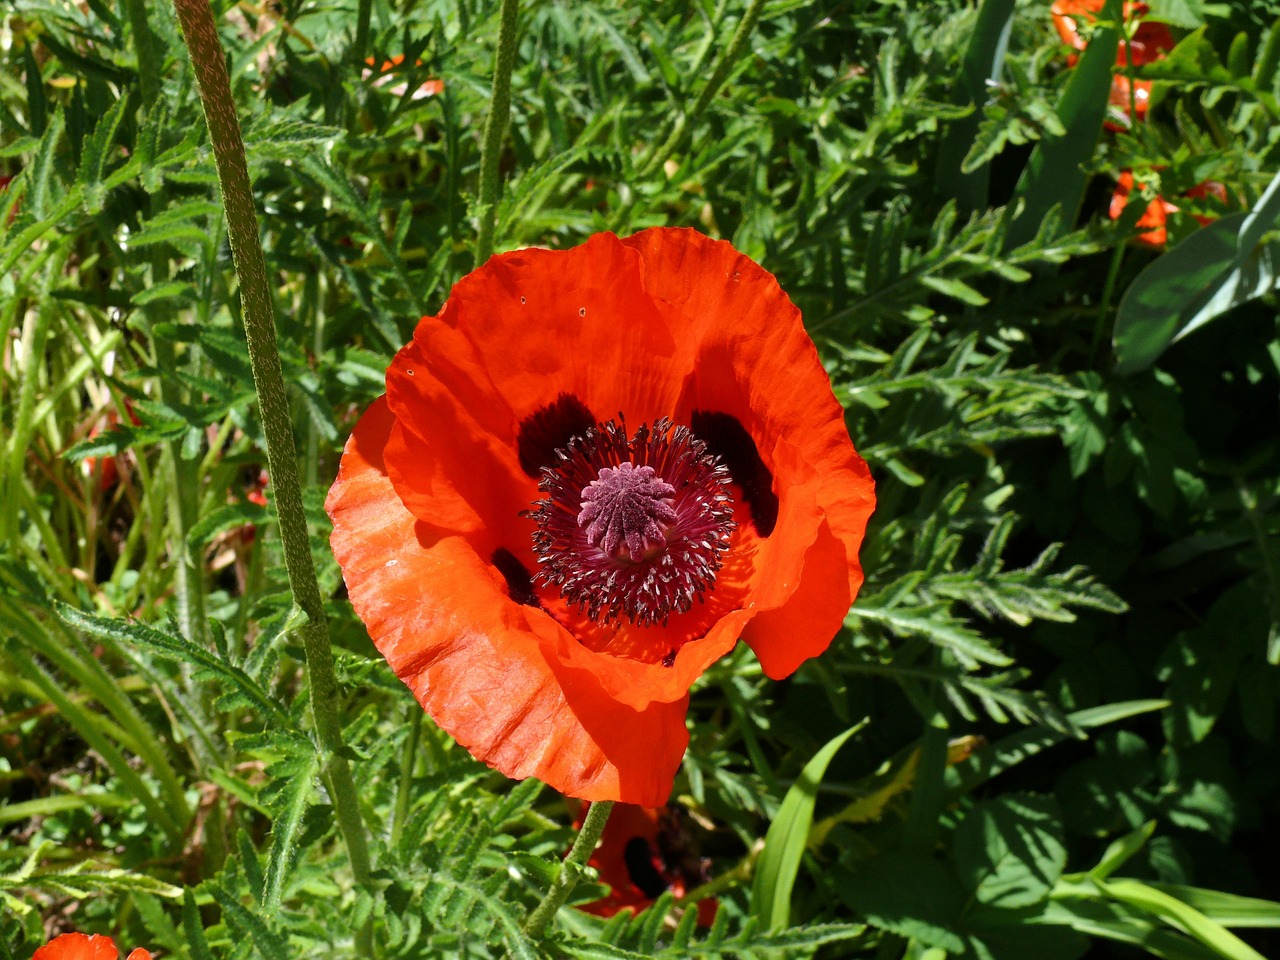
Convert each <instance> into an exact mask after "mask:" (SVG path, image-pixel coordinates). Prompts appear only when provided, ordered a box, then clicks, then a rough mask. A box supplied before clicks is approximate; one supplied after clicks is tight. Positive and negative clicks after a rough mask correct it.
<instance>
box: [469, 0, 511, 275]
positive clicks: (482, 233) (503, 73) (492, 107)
mask: <svg viewBox="0 0 1280 960" xmlns="http://www.w3.org/2000/svg"><path fill="white" fill-rule="evenodd" d="M501 16H502V22H501V24H500V26H499V28H498V59H497V63H496V65H495V67H494V71H493V96H492V98H491V99H490V103H489V117H488V119H487V120H486V121H485V124H484V142H483V143H482V145H481V147H480V203H479V215H480V230H479V235H478V237H477V239H476V264H477V265H479V264H481V263H484V262H485V261H486V260H488V259H489V255H490V254H491V253H493V231H494V226H495V222H496V220H497V217H498V157H499V155H500V154H501V153H502V138H503V136H504V135H505V134H506V132H507V120H508V119H509V118H510V116H511V71H512V69H513V68H514V67H515V62H516V26H517V24H518V22H519V19H520V0H502V13H501Z"/></svg>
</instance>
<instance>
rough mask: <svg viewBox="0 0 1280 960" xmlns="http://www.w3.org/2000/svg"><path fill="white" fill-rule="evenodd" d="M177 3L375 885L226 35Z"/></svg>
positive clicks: (301, 601) (316, 701)
mask: <svg viewBox="0 0 1280 960" xmlns="http://www.w3.org/2000/svg"><path fill="white" fill-rule="evenodd" d="M174 7H175V8H176V9H177V12H178V19H179V21H180V23H181V24H182V32H183V35H184V37H185V39H186V43H187V49H188V50H189V51H190V53H191V62H192V65H193V66H194V68H195V74H196V83H197V86H198V88H199V91H200V100H201V103H202V104H203V106H204V115H205V121H206V122H207V123H208V125H209V135H210V139H211V141H212V143H213V153H214V160H215V162H216V164H217V169H218V182H219V184H220V185H221V187H222V202H223V207H224V208H225V210H226V217H227V232H228V236H229V238H230V241H231V254H232V260H233V262H234V264H235V269H236V276H237V278H238V279H239V283H240V302H241V314H242V316H243V318H244V326H245V334H246V338H247V340H248V346H249V360H250V364H251V366H252V368H253V380H254V385H255V387H256V388H257V393H258V403H259V405H260V407H261V410H262V426H263V433H264V434H265V436H266V441H267V469H268V470H269V471H270V474H271V486H272V488H273V489H274V490H275V494H274V495H273V496H272V498H271V501H272V503H273V504H274V505H275V509H276V514H277V517H278V519H279V523H280V537H281V540H282V541H283V545H284V557H285V569H286V570H287V572H288V576H289V589H290V592H291V593H292V594H293V599H294V602H295V603H296V604H297V605H298V607H299V608H301V610H302V613H303V614H304V615H305V616H304V617H303V618H302V619H303V623H302V625H301V627H300V632H301V635H302V641H303V646H304V649H305V651H306V658H307V672H308V675H309V678H310V681H311V684H310V685H311V712H312V716H313V717H314V719H315V725H316V733H317V735H318V738H319V741H320V749H321V752H322V757H321V762H322V768H321V769H322V771H323V777H324V780H325V783H326V785H327V786H328V788H329V793H330V796H331V799H332V801H333V806H334V811H335V813H336V814H337V818H338V827H339V829H340V830H341V831H342V836H343V839H344V841H345V842H346V846H347V851H348V854H349V855H350V858H351V869H352V873H353V874H354V875H355V881H356V883H357V885H359V886H361V887H363V886H365V885H366V884H367V883H368V880H369V871H370V864H369V848H368V841H367V839H366V837H365V830H364V824H363V823H362V822H361V819H360V808H359V801H358V798H357V796H356V789H355V782H354V781H353V780H352V777H351V768H350V767H349V766H348V765H347V761H346V757H345V756H344V755H343V753H342V726H341V723H340V720H339V717H338V710H337V704H338V683H337V679H336V677H335V676H334V671H333V651H332V649H331V647H330V645H329V627H328V623H327V622H326V621H325V617H324V602H323V600H322V598H321V596H320V585H319V584H318V583H317V582H316V572H315V565H314V563H313V561H312V557H311V548H310V542H309V539H308V535H307V519H306V514H305V512H304V511H303V507H302V487H301V484H300V483H299V480H298V464H297V453H296V449H295V446H294V439H293V425H292V421H291V418H290V415H289V398H288V395H287V393H286V391H285V384H284V374H283V372H282V370H281V366H280V354H279V351H278V349H277V346H276V330H275V317H274V313H273V309H272V303H271V287H270V283H269V280H268V277H267V265H266V261H265V259H264V258H263V254H262V245H261V243H260V241H259V239H258V217H257V213H256V211H255V210H254V206H253V189H252V186H251V184H250V182H249V167H248V163H247V162H246V159H245V153H244V141H243V139H242V138H241V133H240V123H239V119H238V117H237V116H236V111H235V104H234V101H233V100H232V96H231V82H230V79H229V77H228V76H227V68H226V61H225V59H224V53H223V49H222V43H221V41H220V40H219V39H218V33H217V28H216V25H215V24H214V20H213V12H212V9H211V8H210V6H209V3H208V0H174ZM372 945H373V930H372V926H371V925H370V924H369V923H366V924H365V925H364V926H363V927H362V928H361V930H360V931H359V932H358V933H357V936H356V949H357V952H358V953H359V954H360V955H361V956H369V955H370V954H371V952H372Z"/></svg>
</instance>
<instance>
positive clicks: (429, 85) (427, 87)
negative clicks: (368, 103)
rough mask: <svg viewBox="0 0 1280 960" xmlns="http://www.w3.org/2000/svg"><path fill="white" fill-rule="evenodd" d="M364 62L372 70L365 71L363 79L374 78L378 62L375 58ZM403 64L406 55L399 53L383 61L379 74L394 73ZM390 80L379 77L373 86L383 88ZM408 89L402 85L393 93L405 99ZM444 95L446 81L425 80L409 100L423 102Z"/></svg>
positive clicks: (393, 90) (416, 62)
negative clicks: (373, 68)
mask: <svg viewBox="0 0 1280 960" xmlns="http://www.w3.org/2000/svg"><path fill="white" fill-rule="evenodd" d="M364 62H365V63H366V64H368V65H369V67H370V69H369V70H365V71H364V72H363V73H362V75H361V76H362V79H366V80H367V79H368V78H369V77H371V76H373V70H372V67H373V65H374V64H375V63H376V62H377V61H376V60H374V58H373V57H365V61H364ZM403 63H404V54H403V53H397V54H396V55H395V56H393V57H392V58H391V59H390V60H383V61H382V66H381V67H379V68H378V72H379V73H380V74H385V73H389V72H391V71H394V70H395V69H396V68H397V67H399V66H401V65H402V64H403ZM413 65H414V66H415V67H420V66H422V61H421V60H415V61H414V63H413ZM390 80H391V77H387V76H379V77H378V79H377V80H375V81H374V82H373V85H374V86H375V87H381V86H383V85H385V84H386V83H388V82H389V81H390ZM408 89H409V85H408V84H407V83H402V84H400V85H399V86H398V87H392V88H391V92H392V93H393V94H395V95H396V96H397V97H403V96H404V94H405V91H406V90H408ZM442 93H444V81H443V80H440V79H438V78H435V77H433V78H431V79H429V80H424V81H423V82H422V83H421V84H420V85H419V86H418V89H417V90H415V91H413V95H412V96H411V97H410V98H409V99H410V100H423V99H425V98H427V97H437V96H439V95H440V94H442Z"/></svg>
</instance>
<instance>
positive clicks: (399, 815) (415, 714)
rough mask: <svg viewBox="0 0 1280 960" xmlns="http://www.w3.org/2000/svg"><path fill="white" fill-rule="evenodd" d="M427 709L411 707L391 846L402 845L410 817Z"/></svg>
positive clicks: (401, 764)
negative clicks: (423, 719)
mask: <svg viewBox="0 0 1280 960" xmlns="http://www.w3.org/2000/svg"><path fill="white" fill-rule="evenodd" d="M425 712H426V711H424V710H422V709H420V708H419V707H418V706H417V705H416V704H414V705H413V706H412V707H411V708H410V713H409V735H408V736H407V737H405V741H404V753H403V754H401V757H400V782H399V783H398V784H397V785H396V808H395V816H394V817H393V818H392V821H391V846H393V847H398V846H400V836H401V834H402V833H403V832H404V825H405V821H407V820H408V819H409V802H410V800H411V799H412V794H413V769H414V767H415V766H417V760H418V741H419V739H420V738H421V736H422V717H423V714H424V713H425Z"/></svg>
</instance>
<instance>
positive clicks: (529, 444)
mask: <svg viewBox="0 0 1280 960" xmlns="http://www.w3.org/2000/svg"><path fill="white" fill-rule="evenodd" d="M595 425H596V418H595V417H593V416H592V415H591V411H590V410H588V409H587V405H586V404H585V403H583V402H582V401H581V400H579V399H578V398H577V397H575V396H574V395H573V394H571V393H562V394H560V396H558V397H556V398H555V400H553V401H552V402H551V403H549V404H547V405H546V406H545V407H540V408H539V409H537V410H535V411H534V412H533V413H531V414H529V416H527V417H525V418H524V419H523V420H521V421H520V429H519V431H518V432H517V435H516V451H517V453H518V454H519V456H520V469H521V470H523V471H524V472H525V473H527V474H528V475H529V476H531V477H535V478H536V477H540V476H541V475H542V468H543V467H549V466H551V465H552V464H553V463H555V461H556V450H558V449H560V448H561V447H567V446H568V445H569V441H570V440H571V439H572V438H574V437H580V436H582V435H583V434H584V433H586V432H587V431H588V430H590V429H591V428H592V427H594V426H595Z"/></svg>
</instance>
